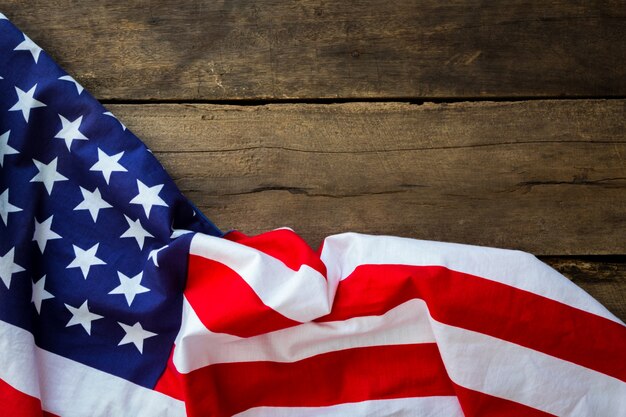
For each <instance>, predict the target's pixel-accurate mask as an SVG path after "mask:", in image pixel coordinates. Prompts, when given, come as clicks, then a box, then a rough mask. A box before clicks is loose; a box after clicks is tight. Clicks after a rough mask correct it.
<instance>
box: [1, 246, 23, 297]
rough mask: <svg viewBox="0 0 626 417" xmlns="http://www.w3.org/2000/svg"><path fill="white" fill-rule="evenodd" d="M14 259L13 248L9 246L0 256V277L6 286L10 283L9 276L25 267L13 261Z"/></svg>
mask: <svg viewBox="0 0 626 417" xmlns="http://www.w3.org/2000/svg"><path fill="white" fill-rule="evenodd" d="M14 259H15V248H11V249H10V250H9V251H8V252H7V253H5V254H4V256H0V279H1V280H2V282H4V285H6V286H7V289H8V288H9V286H10V285H11V276H12V275H13V274H17V273H18V272H22V271H24V270H25V269H24V268H22V267H21V266H19V265H18V264H16V263H15V262H13V260H14Z"/></svg>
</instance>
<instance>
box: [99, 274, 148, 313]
mask: <svg viewBox="0 0 626 417" xmlns="http://www.w3.org/2000/svg"><path fill="white" fill-rule="evenodd" d="M117 276H118V277H119V279H120V285H118V286H117V287H115V288H113V289H112V290H111V292H110V293H109V294H124V297H126V302H127V303H128V306H129V307H130V305H131V304H132V303H133V300H134V299H135V296H136V295H137V294H143V293H144V292H148V291H150V290H149V289H148V288H146V287H144V286H143V285H141V280H142V278H143V272H140V273H138V274H137V275H135V276H134V277H132V278H129V277H127V276H126V275H124V274H122V273H121V272H118V273H117Z"/></svg>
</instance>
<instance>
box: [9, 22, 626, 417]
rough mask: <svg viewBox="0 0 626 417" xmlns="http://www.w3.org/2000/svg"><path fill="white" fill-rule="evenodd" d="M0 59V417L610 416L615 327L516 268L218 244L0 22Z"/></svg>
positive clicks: (540, 275)
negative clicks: (44, 416)
mask: <svg viewBox="0 0 626 417" xmlns="http://www.w3.org/2000/svg"><path fill="white" fill-rule="evenodd" d="M0 57H1V59H0V77H1V78H0V280H1V281H2V282H1V283H0V416H28V417H30V416H41V415H46V416H51V415H52V416H53V415H56V416H185V415H187V416H218V417H222V416H223V417H227V416H234V415H236V416H242V417H243V416H245V417H270V416H271V417H273V416H278V417H282V416H307V417H308V416H316V417H317V416H327V417H331V416H332V417H335V416H336V417H339V416H376V417H380V416H420V417H435V416H438V417H443V416H446V417H447V416H450V417H454V416H467V417H478V416H481V417H482V416H487V417H489V416H531V417H532V416H550V415H555V416H611V417H612V416H626V327H625V326H624V324H623V323H622V322H621V321H620V320H619V319H618V318H616V317H615V316H613V315H612V314H611V313H610V312H608V311H607V310H606V309H605V308H604V307H603V306H602V305H600V304H599V303H598V302H597V301H595V300H594V299H592V298H591V297H590V296H589V295H587V294H586V293H584V292H583V291H582V290H581V289H579V288H578V287H576V286H575V285H574V284H572V283H571V282H570V281H569V280H567V279H566V278H565V277H563V276H561V275H560V274H559V273H557V272H556V271H555V270H553V269H551V268H550V267H548V266H547V265H545V264H543V263H542V262H540V261H539V260H537V259H536V258H535V257H534V256H532V255H530V254H527V253H524V252H519V251H512V250H503V249H493V248H485V247H477V246H469V245H461V244H452V243H443V242H431V241H423V240H414V239H406V238H397V237H389V236H368V235H362V234H356V233H345V234H339V235H335V236H330V237H328V238H326V239H325V240H324V242H323V244H322V246H321V248H320V249H319V250H313V249H311V248H310V247H309V246H308V245H307V244H306V243H305V242H304V241H303V240H302V239H301V238H300V237H298V235H297V234H296V233H295V232H294V231H292V230H291V229H287V228H284V229H278V230H274V231H270V232H267V233H264V234H261V235H259V236H246V235H244V234H242V233H240V232H237V231H233V232H230V233H227V234H225V235H224V234H223V233H222V232H220V231H219V229H218V228H217V227H215V226H214V225H213V223H211V222H210V221H209V220H208V219H207V218H206V217H205V216H204V215H203V214H202V213H200V212H199V211H198V210H197V209H196V208H195V207H194V206H193V204H191V203H190V202H189V201H188V200H187V199H186V198H185V197H184V196H182V195H181V193H180V191H179V190H178V189H177V187H176V185H175V184H174V183H173V181H172V180H171V178H170V177H169V176H168V175H167V173H166V172H165V171H164V169H163V168H162V167H161V165H160V164H159V163H158V161H157V160H156V159H155V158H154V156H153V155H152V153H151V152H150V151H149V150H148V149H147V148H146V147H145V145H144V144H143V143H142V142H141V141H140V140H139V139H137V138H136V137H135V136H134V135H133V134H132V133H131V132H130V131H129V130H128V129H126V127H125V126H124V125H123V124H122V123H121V122H120V121H118V120H117V119H116V118H115V116H114V115H113V114H111V113H110V112H108V111H107V110H106V109H105V108H104V107H102V106H101V105H100V104H99V103H98V102H97V100H95V99H94V98H93V97H92V96H90V95H89V93H88V92H87V91H85V90H84V89H83V87H82V86H81V85H80V84H79V83H78V82H76V80H74V79H73V78H72V77H71V76H70V75H68V74H67V73H65V72H64V71H63V70H62V69H60V68H59V67H58V66H57V65H56V64H55V63H54V62H53V60H52V59H51V57H50V56H48V55H47V54H46V53H45V52H44V51H42V50H41V48H39V47H38V46H37V45H36V44H35V43H34V42H33V41H32V40H31V39H30V38H28V37H27V36H26V35H25V34H23V33H22V32H21V31H19V30H18V29H17V28H16V27H15V26H13V25H12V24H11V23H10V22H9V21H8V20H7V19H6V17H4V15H2V14H0ZM207 162H210V161H207Z"/></svg>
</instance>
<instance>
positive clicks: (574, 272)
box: [541, 257, 626, 321]
mask: <svg viewBox="0 0 626 417" xmlns="http://www.w3.org/2000/svg"><path fill="white" fill-rule="evenodd" d="M541 260H542V261H544V262H546V263H547V264H548V265H550V266H551V267H553V268H554V269H556V270H557V271H559V272H560V273H561V274H563V275H565V276H566V277H568V278H570V279H571V280H572V281H573V282H574V283H575V284H577V285H578V286H580V287H582V288H583V289H584V290H585V291H587V292H588V293H589V294H591V295H592V296H593V297H594V298H595V299H596V300H598V301H600V302H601V303H602V304H603V305H604V306H605V307H606V308H607V309H609V311H611V312H612V313H613V314H615V315H616V316H617V317H619V318H620V319H622V321H626V258H625V257H619V258H617V259H613V260H585V259H576V258H573V259H572V258H558V257H543V258H541Z"/></svg>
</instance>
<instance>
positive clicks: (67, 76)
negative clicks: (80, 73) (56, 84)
mask: <svg viewBox="0 0 626 417" xmlns="http://www.w3.org/2000/svg"><path fill="white" fill-rule="evenodd" d="M59 80H63V81H69V82H71V83H74V85H75V86H76V91H78V95H79V96H80V95H81V93H82V92H83V90H84V88H83V86H82V85H80V84H79V83H78V81H76V80H75V79H74V77H72V76H69V75H64V76H62V77H59Z"/></svg>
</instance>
